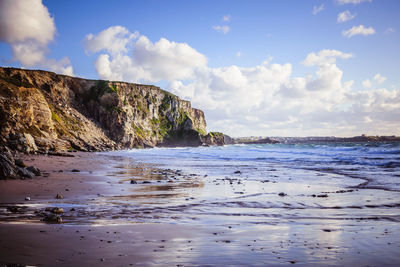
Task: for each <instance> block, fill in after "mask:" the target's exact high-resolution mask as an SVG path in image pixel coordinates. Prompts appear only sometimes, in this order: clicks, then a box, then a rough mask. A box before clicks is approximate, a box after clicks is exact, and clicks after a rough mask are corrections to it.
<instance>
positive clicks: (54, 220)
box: [43, 214, 62, 223]
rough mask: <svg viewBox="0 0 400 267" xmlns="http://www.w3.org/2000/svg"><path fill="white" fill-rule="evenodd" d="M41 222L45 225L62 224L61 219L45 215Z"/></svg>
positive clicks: (56, 216)
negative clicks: (45, 223)
mask: <svg viewBox="0 0 400 267" xmlns="http://www.w3.org/2000/svg"><path fill="white" fill-rule="evenodd" d="M43 221H45V222H47V223H62V219H61V217H60V216H58V215H55V214H46V215H45V216H44V218H43Z"/></svg>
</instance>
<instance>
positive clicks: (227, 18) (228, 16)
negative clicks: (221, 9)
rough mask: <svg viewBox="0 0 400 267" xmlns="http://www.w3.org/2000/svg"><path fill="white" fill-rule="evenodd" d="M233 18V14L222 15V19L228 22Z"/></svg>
mask: <svg viewBox="0 0 400 267" xmlns="http://www.w3.org/2000/svg"><path fill="white" fill-rule="evenodd" d="M231 18H232V17H231V15H225V16H223V17H222V21H225V22H228V21H230V20H231Z"/></svg>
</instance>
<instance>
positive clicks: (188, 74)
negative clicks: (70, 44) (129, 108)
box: [85, 26, 207, 83]
mask: <svg viewBox="0 0 400 267" xmlns="http://www.w3.org/2000/svg"><path fill="white" fill-rule="evenodd" d="M85 39H86V42H85V49H86V51H88V52H91V53H96V52H102V54H100V55H99V57H98V58H97V60H96V62H95V67H96V70H97V72H98V73H99V76H100V78H102V79H108V80H124V81H141V82H153V83H154V82H158V81H161V80H168V81H173V80H176V79H190V78H193V74H194V70H195V69H196V68H199V67H204V66H206V64H207V58H206V57H205V56H204V55H202V54H201V53H199V52H197V51H196V50H195V49H193V48H192V47H190V46H189V45H188V44H186V43H176V42H171V41H168V40H167V39H165V38H161V39H160V40H159V41H158V42H155V43H153V42H151V41H150V40H149V39H148V38H147V37H146V36H144V35H139V33H137V32H135V33H131V32H130V31H129V30H127V29H126V28H124V27H121V26H114V27H110V28H108V29H106V30H104V31H102V32H100V33H99V34H97V35H93V34H89V35H87V36H86V38H85Z"/></svg>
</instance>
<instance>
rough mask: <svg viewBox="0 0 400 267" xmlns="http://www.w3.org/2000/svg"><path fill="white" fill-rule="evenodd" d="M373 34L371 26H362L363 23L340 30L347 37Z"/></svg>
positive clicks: (373, 30)
mask: <svg viewBox="0 0 400 267" xmlns="http://www.w3.org/2000/svg"><path fill="white" fill-rule="evenodd" d="M372 34H375V29H374V28H372V27H368V28H366V27H364V25H359V26H354V27H352V28H351V29H348V30H347V31H342V35H343V36H346V37H347V38H350V37H353V36H355V35H364V36H367V35H372Z"/></svg>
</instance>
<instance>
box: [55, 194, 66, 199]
mask: <svg viewBox="0 0 400 267" xmlns="http://www.w3.org/2000/svg"><path fill="white" fill-rule="evenodd" d="M63 198H64V197H63V196H62V195H60V194H57V195H56V199H63Z"/></svg>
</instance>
